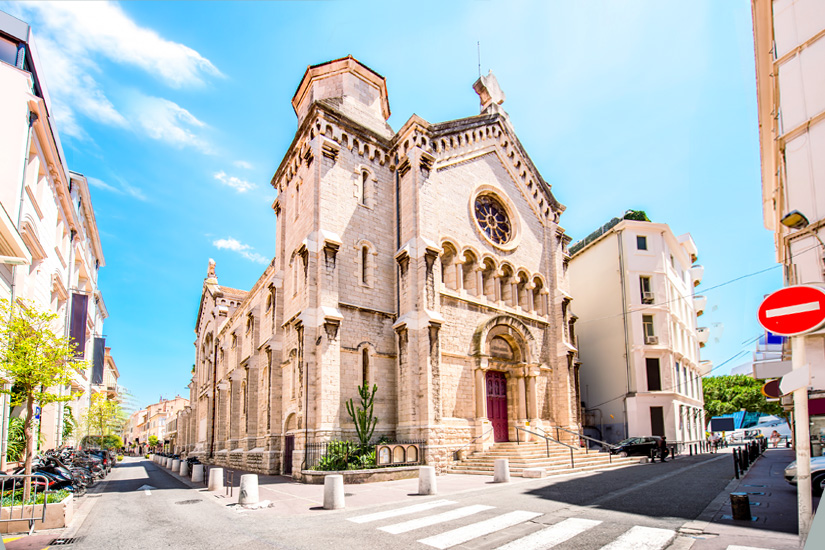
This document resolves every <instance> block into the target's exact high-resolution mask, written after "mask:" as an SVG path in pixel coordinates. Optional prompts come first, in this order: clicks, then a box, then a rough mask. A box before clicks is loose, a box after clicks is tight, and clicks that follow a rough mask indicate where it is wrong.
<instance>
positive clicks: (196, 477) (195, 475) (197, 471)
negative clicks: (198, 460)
mask: <svg viewBox="0 0 825 550" xmlns="http://www.w3.org/2000/svg"><path fill="white" fill-rule="evenodd" d="M192 482H193V483H203V464H195V465H194V466H192Z"/></svg>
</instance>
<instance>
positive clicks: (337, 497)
mask: <svg viewBox="0 0 825 550" xmlns="http://www.w3.org/2000/svg"><path fill="white" fill-rule="evenodd" d="M343 507H344V476H342V475H340V474H335V475H329V476H326V477H324V510H339V509H341V508H343Z"/></svg>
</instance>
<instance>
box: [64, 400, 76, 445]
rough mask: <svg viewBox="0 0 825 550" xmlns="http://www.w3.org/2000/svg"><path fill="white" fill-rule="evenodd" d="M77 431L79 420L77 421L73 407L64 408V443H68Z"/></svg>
mask: <svg viewBox="0 0 825 550" xmlns="http://www.w3.org/2000/svg"><path fill="white" fill-rule="evenodd" d="M76 429H77V420H75V417H74V414H73V413H72V407H71V406H69V405H66V406H64V407H63V433H62V435H63V441H67V440H68V439H69V438H70V437H72V435H73V434H74V432H75V430H76Z"/></svg>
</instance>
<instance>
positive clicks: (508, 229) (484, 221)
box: [475, 195, 513, 244]
mask: <svg viewBox="0 0 825 550" xmlns="http://www.w3.org/2000/svg"><path fill="white" fill-rule="evenodd" d="M475 217H476V223H478V226H479V228H481V230H482V231H483V232H484V234H485V235H487V237H488V238H489V239H490V240H491V241H493V243H495V244H505V243H507V242H508V241H509V240H510V239H511V238H512V236H513V229H512V224H511V223H510V218H509V217H508V216H507V210H505V209H504V206H503V205H502V204H501V203H500V202H499V201H498V200H497V199H496V198H495V197H493V196H492V195H479V196H478V198H476V203H475Z"/></svg>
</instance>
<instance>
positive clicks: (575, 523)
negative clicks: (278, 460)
mask: <svg viewBox="0 0 825 550" xmlns="http://www.w3.org/2000/svg"><path fill="white" fill-rule="evenodd" d="M731 476H732V467H731V464H730V456H728V455H703V456H697V457H683V458H680V459H679V460H676V461H670V462H667V463H664V464H661V463H656V464H645V465H639V466H632V467H627V468H622V469H619V470H613V471H608V472H602V473H593V474H587V475H582V476H579V477H574V478H572V477H568V478H564V479H553V478H545V479H541V480H535V481H529V482H521V483H512V484H496V485H489V486H487V487H485V488H484V489H481V490H474V491H470V492H465V493H460V494H455V495H448V496H432V497H408V498H406V499H404V500H403V501H402V502H398V503H395V504H389V505H384V506H376V507H372V508H362V509H359V510H349V509H344V510H336V511H328V510H315V511H313V512H312V513H310V514H305V515H300V516H290V517H284V516H278V515H275V514H273V513H272V510H267V509H264V510H240V509H238V507H237V506H233V505H231V504H229V502H230V501H229V499H224V498H221V497H220V496H216V495H213V494H210V493H208V492H206V491H205V490H196V489H191V488H188V487H185V486H184V485H182V484H181V483H180V482H179V481H178V480H176V479H175V478H173V477H172V476H171V475H169V474H168V473H167V472H166V471H165V470H163V469H162V468H160V467H159V466H157V465H156V464H155V463H153V462H151V461H148V460H133V461H129V459H127V462H125V463H124V464H121V465H120V466H118V467H117V468H116V469H115V470H114V471H113V472H112V474H110V477H109V479H108V481H107V483H106V485H105V487H104V489H103V491H102V492H101V493H99V494H92V495H88V497H85V498H89V499H90V500H89V501H87V502H85V503H84V507H86V506H88V508H86V511H85V512H84V513H87V514H88V515H87V517H86V518H85V521H83V523H82V525H81V526H80V528H79V529H78V530H77V531H76V533H74V536H75V537H78V540H77V542H75V544H74V545H73V546H72V547H74V548H78V549H80V548H83V549H101V550H102V549H107V550H111V549H124V550H125V549H140V550H145V549H157V548H176V549H188V548H193V549H194V548H220V549H243V550H257V549H264V548H266V549H274V548H284V549H316V548H330V549H336V550H340V549H348V548H370V549H383V548H387V549H399V548H413V549H415V548H420V549H426V548H456V549H469V548H473V549H481V550H486V549H493V548H500V547H502V546H503V545H506V544H508V543H512V544H513V546H511V547H510V548H518V549H519V550H523V549H525V548H530V546H529V542H530V540H531V539H525V538H524V537H529V536H533V537H543V539H544V542H543V543H542V544H543V545H539V546H536V548H549V546H547V544H548V543H547V540H550V541H558V540H562V539H564V540H562V542H559V543H558V545H557V546H554V548H559V549H561V550H585V549H588V550H589V549H593V550H597V549H601V548H602V547H604V546H606V545H611V544H612V545H613V546H611V547H610V548H611V550H619V549H621V548H631V549H633V550H655V549H657V548H670V549H672V550H675V549H684V548H688V547H689V541H688V540H687V539H683V538H682V537H679V536H678V535H677V534H676V532H675V531H676V529H678V528H679V527H680V526H681V525H682V524H683V523H685V522H686V521H688V520H691V519H694V518H695V517H696V516H698V515H699V514H700V512H702V510H704V508H705V507H706V506H707V505H708V504H709V503H710V501H711V500H712V499H713V498H714V497H715V496H716V495H717V494H718V493H719V492H720V491H721V490H722V489H723V488H724V487H725V485H726V484H727V483H728V482H729V481H730V479H731ZM147 486H148V487H151V488H148V487H147ZM92 500H96V502H94V503H92V502H91V501H92ZM441 501H446V503H444V502H441ZM440 502H441V503H440ZM433 503H436V505H433ZM92 504H93V505H92ZM411 505H424V506H425V507H429V506H432V507H431V508H429V509H421V510H418V511H409V509H408V507H409V506H411ZM374 514H384V516H385V517H377V516H375V515H374ZM551 526H555V527H554V528H553V530H547V528H548V527H551ZM540 532H541V534H540V535H535V533H540ZM565 537H567V539H565ZM657 540H659V541H660V543H659V544H658V545H657V543H656V541H657ZM514 541H515V542H514ZM508 550H509V549H508Z"/></svg>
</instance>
